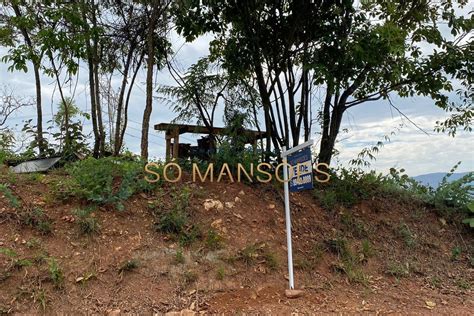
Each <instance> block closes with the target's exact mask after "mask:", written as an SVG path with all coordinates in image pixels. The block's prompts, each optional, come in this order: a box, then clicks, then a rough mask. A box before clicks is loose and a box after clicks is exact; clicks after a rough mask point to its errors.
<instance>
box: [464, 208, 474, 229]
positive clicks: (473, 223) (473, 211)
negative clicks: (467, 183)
mask: <svg viewBox="0 0 474 316" xmlns="http://www.w3.org/2000/svg"><path fill="white" fill-rule="evenodd" d="M467 208H468V210H469V212H470V213H471V215H473V216H474V202H471V203H469V204H468V205H467ZM462 222H463V223H464V224H468V225H469V227H471V228H474V217H470V218H466V219H464V220H463V221H462Z"/></svg>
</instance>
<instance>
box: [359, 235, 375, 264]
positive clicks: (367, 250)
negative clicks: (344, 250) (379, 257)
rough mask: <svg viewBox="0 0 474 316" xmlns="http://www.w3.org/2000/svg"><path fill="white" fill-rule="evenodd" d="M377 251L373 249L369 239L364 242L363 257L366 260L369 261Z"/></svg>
mask: <svg viewBox="0 0 474 316" xmlns="http://www.w3.org/2000/svg"><path fill="white" fill-rule="evenodd" d="M374 253H375V251H374V249H373V247H372V244H371V243H370V241H369V240H368V239H364V240H362V255H363V256H364V258H365V259H368V258H370V257H372V256H373V255H374Z"/></svg>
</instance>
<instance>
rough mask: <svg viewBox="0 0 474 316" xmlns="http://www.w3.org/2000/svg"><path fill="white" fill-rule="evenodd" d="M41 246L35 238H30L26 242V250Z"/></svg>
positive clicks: (39, 241)
mask: <svg viewBox="0 0 474 316" xmlns="http://www.w3.org/2000/svg"><path fill="white" fill-rule="evenodd" d="M40 246H41V240H39V239H37V238H31V239H30V240H28V241H27V242H26V247H28V248H30V249H31V248H39V247H40Z"/></svg>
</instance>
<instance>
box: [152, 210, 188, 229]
mask: <svg viewBox="0 0 474 316" xmlns="http://www.w3.org/2000/svg"><path fill="white" fill-rule="evenodd" d="M187 223H188V218H187V215H186V213H184V212H183V211H179V210H171V211H169V212H167V213H165V214H163V215H162V216H161V218H160V220H159V222H158V223H157V224H156V228H157V229H158V230H160V231H161V232H163V233H167V234H175V235H179V234H181V233H182V232H184V230H185V227H186V225H187Z"/></svg>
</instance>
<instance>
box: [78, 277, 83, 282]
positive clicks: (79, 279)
mask: <svg viewBox="0 0 474 316" xmlns="http://www.w3.org/2000/svg"><path fill="white" fill-rule="evenodd" d="M82 280H84V277H78V278H77V279H76V283H79V282H81V281H82Z"/></svg>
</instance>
